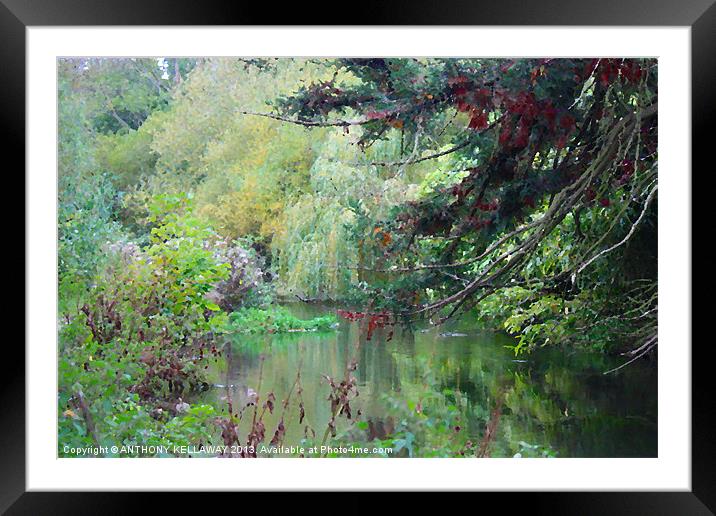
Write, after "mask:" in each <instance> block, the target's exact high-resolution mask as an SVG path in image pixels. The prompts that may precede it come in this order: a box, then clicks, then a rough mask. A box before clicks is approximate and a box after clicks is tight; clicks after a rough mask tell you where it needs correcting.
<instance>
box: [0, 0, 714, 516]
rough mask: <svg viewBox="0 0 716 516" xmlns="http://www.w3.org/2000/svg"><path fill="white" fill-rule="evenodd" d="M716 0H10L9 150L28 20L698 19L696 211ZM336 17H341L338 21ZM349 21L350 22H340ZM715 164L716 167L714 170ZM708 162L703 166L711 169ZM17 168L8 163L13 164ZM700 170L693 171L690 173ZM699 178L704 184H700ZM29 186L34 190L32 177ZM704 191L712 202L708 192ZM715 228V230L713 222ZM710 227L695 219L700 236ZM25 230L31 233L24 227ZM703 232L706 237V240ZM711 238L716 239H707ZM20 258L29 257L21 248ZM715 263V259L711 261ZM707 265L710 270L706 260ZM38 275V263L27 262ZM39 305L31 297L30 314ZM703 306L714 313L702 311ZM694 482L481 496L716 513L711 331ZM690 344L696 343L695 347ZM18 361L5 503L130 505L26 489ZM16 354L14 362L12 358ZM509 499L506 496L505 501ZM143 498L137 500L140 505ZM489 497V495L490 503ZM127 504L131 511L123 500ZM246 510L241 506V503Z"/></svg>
mask: <svg viewBox="0 0 716 516" xmlns="http://www.w3.org/2000/svg"><path fill="white" fill-rule="evenodd" d="M714 2H715V0H681V1H675V0H674V1H668V0H655V1H652V2H644V1H643V0H641V1H640V0H607V1H598V0H589V1H585V0H543V1H539V2H536V1H533V2H528V1H525V0H500V1H494V0H493V1H489V2H488V1H480V2H478V1H454V0H443V1H441V2H430V1H427V0H414V1H412V2H408V1H407V0H401V1H394V2H388V1H384V2H375V1H372V0H364V1H362V2H361V3H360V4H356V5H355V6H354V11H348V12H345V13H344V14H343V15H341V16H336V13H337V9H338V7H337V4H336V3H335V2H333V3H330V4H327V5H326V6H323V5H321V4H320V3H317V2H311V3H310V4H309V3H296V4H293V5H291V4H289V5H283V6H281V7H280V8H278V9H270V10H269V9H266V7H265V6H264V5H263V4H262V3H248V2H231V3H221V2H216V1H209V0H203V1H202V2H196V1H191V0H142V1H137V0H123V1H118V0H105V1H98V0H0V77H2V81H1V82H0V83H1V84H2V86H3V87H2V93H1V94H0V120H2V138H0V142H2V146H3V147H5V153H4V156H5V157H6V158H7V157H9V156H14V157H17V158H18V164H17V165H16V167H15V168H14V169H13V172H12V173H14V174H17V172H16V171H17V170H21V168H20V167H23V168H22V169H24V162H25V155H24V152H23V151H22V149H25V142H24V137H25V101H26V99H25V86H26V84H25V57H26V53H25V52H26V39H25V29H26V28H27V27H28V26H44V25H54V26H65V25H69V26H83V25H99V26H107V25H185V26H186V25H192V26H193V25H268V24H270V25H284V24H287V23H291V24H295V23H304V24H308V25H317V24H319V25H320V24H326V25H343V24H349V25H363V24H366V25H513V26H515V25H542V26H550V25H576V26H582V25H584V26H598V25H608V26H689V27H691V45H692V46H691V52H692V53H691V71H692V91H691V93H692V99H691V100H692V163H693V166H692V168H693V169H694V170H697V168H698V170H699V172H698V173H693V172H692V173H691V174H692V175H691V180H692V221H693V223H694V224H696V223H697V221H698V220H703V218H697V217H696V210H695V208H694V207H697V206H708V205H709V204H713V202H711V203H709V202H708V201H709V196H710V194H709V191H710V190H709V189H708V188H706V187H705V186H704V182H705V180H706V178H707V177H708V176H709V175H710V174H709V173H711V174H713V172H712V171H711V170H709V169H713V165H712V164H711V163H710V161H709V157H710V156H709V154H710V152H711V148H710V147H712V144H711V145H709V143H710V141H709V140H710V138H711V136H712V135H713V129H712V125H713V122H712V120H713V119H714V115H715V114H716V95H715V94H714V92H716V62H715V61H716V59H714V56H715V55H716V3H714ZM331 16H332V19H328V18H329V17H331ZM336 22H338V23H336ZM707 167H708V168H707ZM702 169H703V170H702ZM9 170H10V169H9V168H8V171H9ZM684 173H688V171H684ZM694 183H697V184H698V185H699V186H698V187H696V188H694V186H693V185H694ZM21 188H23V189H24V186H22V187H21ZM699 201H703V202H699ZM711 231H712V230H711ZM698 234H702V235H706V236H707V237H708V235H709V233H708V232H700V231H698V230H697V227H696V226H694V229H693V231H692V236H693V235H698ZM21 238H22V237H21ZM698 242H699V241H698V240H695V241H694V244H695V243H698ZM705 245H708V244H705ZM693 247H694V246H693V244H692V249H691V253H692V254H691V256H692V278H693V277H694V276H693V274H694V270H696V269H697V268H698V267H699V265H701V264H700V263H699V262H700V260H703V261H704V265H706V263H705V262H706V260H708V259H709V255H707V254H706V253H704V254H697V253H695V250H694V248H693ZM15 259H17V258H15ZM709 261H712V260H709ZM704 269H705V267H704V268H702V270H704ZM25 274H26V277H27V275H28V274H31V271H30V270H28V269H27V268H26V271H25ZM709 283H710V282H703V281H699V282H697V284H696V285H694V284H693V283H692V285H693V287H692V307H693V309H692V321H693V320H695V321H700V320H705V321H708V315H710V310H709V308H708V303H705V304H702V305H700V304H698V303H696V300H697V299H698V298H697V296H696V295H695V294H696V292H697V291H699V290H700V291H704V292H705V291H706V289H707V288H708V286H709ZM28 310H32V306H26V313H27V311H28ZM699 315H701V316H702V317H699ZM692 341H693V345H692V346H691V352H692V490H691V491H690V492H641V493H634V492H611V493H604V492H589V493H574V492H572V493H523V494H517V493H512V494H509V495H508V494H507V493H502V494H496V495H495V494H480V495H479V496H480V497H484V496H492V497H496V496H501V497H504V496H509V499H510V508H511V509H516V510H520V508H523V509H528V510H531V511H537V512H543V511H545V512H546V511H549V513H564V514H605V513H612V514H632V513H633V514H714V512H716V467H715V466H714V459H715V458H716V454H715V453H714V450H715V448H716V447H715V445H714V438H713V436H712V429H713V428H714V426H713V421H714V420H713V415H714V412H715V408H716V403H715V402H714V399H713V397H712V395H711V389H710V387H711V384H710V378H709V371H708V369H709V368H711V364H712V363H713V355H714V352H713V345H712V343H711V342H710V341H709V340H697V339H695V338H692ZM690 344H691V343H689V342H684V343H683V346H684V347H685V348H686V347H688V346H689V345H690ZM3 355H4V361H5V364H6V367H5V370H4V372H3V375H2V387H0V411H1V413H3V416H2V419H3V424H2V425H1V426H0V435H2V440H0V442H1V443H3V446H2V449H1V450H0V479H1V480H0V511H7V514H65V513H67V514H70V513H71V514H98V513H124V512H130V510H131V509H130V507H139V505H140V504H142V503H143V500H145V499H146V497H147V496H148V495H147V494H136V493H131V494H130V493H124V494H123V493H78V492H73V493H39V492H25V491H26V489H25V472H26V469H25V449H26V446H27V443H26V442H25V367H24V365H25V352H24V349H23V348H22V347H21V346H19V345H17V344H13V345H10V344H9V341H8V343H7V344H6V346H5V348H4V351H3ZM7 364H11V365H7ZM184 498H185V496H182V495H180V494H179V493H165V494H163V495H162V504H163V509H164V510H166V511H167V512H168V511H169V510H171V507H172V506H178V507H181V505H180V504H182V505H183V504H184V503H185V501H184ZM502 500H503V501H504V499H502ZM130 504H131V505H130ZM481 504H482V502H481ZM123 508H124V509H123ZM237 510H238V509H237Z"/></svg>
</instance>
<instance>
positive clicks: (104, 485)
mask: <svg viewBox="0 0 716 516" xmlns="http://www.w3.org/2000/svg"><path fill="white" fill-rule="evenodd" d="M27 43H28V46H27V50H28V61H27V65H28V66H27V78H28V90H27V91H28V106H27V115H28V118H27V120H28V125H27V142H28V146H27V164H28V175H27V186H28V197H27V200H28V203H27V222H28V226H27V227H28V234H27V246H28V247H27V251H28V253H27V256H28V275H27V278H28V279H27V288H28V296H27V303H28V304H27V311H26V313H27V325H28V327H27V348H26V354H27V403H28V405H27V409H28V410H27V421H26V424H27V443H28V446H27V488H28V490H30V491H35V490H87V489H89V490H99V489H110V490H111V489H131V490H147V489H166V490H186V489H201V490H219V489H346V488H353V489H415V490H417V489H427V488H433V489H480V490H509V489H522V490H633V489H636V490H664V489H670V490H690V486H691V475H690V453H691V445H690V443H691V432H690V421H691V411H690V408H691V397H690V362H691V347H690V344H691V335H690V263H691V262H690V249H691V242H690V234H691V231H690V228H691V226H690V223H691V222H690V211H691V205H690V202H691V200H690V170H691V169H690V167H691V161H690V154H691V153H690V149H691V131H690V127H691V120H690V105H691V102H690V100H691V95H690V75H691V74H690V72H691V70H690V29H689V28H687V27H673V28H538V27H530V28H494V27H490V28H480V27H469V28H468V27H461V28H444V27H440V28H438V27H436V28H349V29H347V28H341V29H338V28H261V29H259V28H228V27H220V28H219V27H215V28H185V27H182V28H149V27H143V28H124V27H112V28H67V27H61V28H47V27H31V28H28V29H27ZM73 55H93V56H100V55H102V56H172V55H186V56H189V55H195V56H200V55H227V56H288V55H292V56H375V55H380V56H388V55H393V56H397V55H415V56H657V57H658V58H659V117H660V123H659V131H660V142H659V153H660V183H661V184H660V189H659V196H660V198H661V206H662V210H661V215H664V216H660V217H659V219H660V220H659V297H660V304H661V306H660V310H659V314H660V317H659V334H660V335H659V340H660V342H661V345H660V346H659V348H660V349H659V458H658V459H558V460H550V459H530V460H514V459H491V460H479V459H390V460H381V459H352V460H340V459H339V460H333V459H323V460H321V459H312V460H300V459H272V460H255V461H243V460H219V459H166V460H158V459H84V460H78V459H57V458H56V450H57V448H56V439H57V436H56V433H55V430H56V417H57V415H56V410H57V409H56V401H55V400H56V391H55V385H56V357H55V349H56V348H55V346H56V327H57V326H56V321H55V301H56V285H57V283H56V267H55V263H56V262H55V256H56V243H55V242H56V240H55V235H56V219H55V213H56V211H55V210H56V181H55V174H56V165H55V156H56V141H57V138H56V125H55V119H56V75H55V73H56V68H55V60H56V57H57V56H73ZM667 379H668V384H667ZM406 461H407V462H406Z"/></svg>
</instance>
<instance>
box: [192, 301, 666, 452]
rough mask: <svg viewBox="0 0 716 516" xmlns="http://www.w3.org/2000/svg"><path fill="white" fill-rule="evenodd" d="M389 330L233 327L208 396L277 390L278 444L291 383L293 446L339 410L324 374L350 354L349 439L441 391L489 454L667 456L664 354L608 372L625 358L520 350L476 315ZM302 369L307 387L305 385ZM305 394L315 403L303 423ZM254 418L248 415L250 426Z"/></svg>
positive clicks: (380, 429)
mask: <svg viewBox="0 0 716 516" xmlns="http://www.w3.org/2000/svg"><path fill="white" fill-rule="evenodd" d="M290 309H291V310H292V311H293V312H294V314H295V315H297V316H299V317H302V318H310V317H314V316H316V315H320V314H324V313H326V312H329V311H332V309H331V308H328V307H322V306H315V305H305V304H296V305H290ZM361 335H363V337H361ZM388 337H389V335H388V332H387V331H385V330H379V331H376V332H375V334H374V335H373V337H372V339H371V340H370V341H367V340H366V339H365V336H364V332H360V331H359V328H358V323H355V322H354V323H351V322H347V321H344V320H341V321H340V324H339V326H338V328H336V330H335V331H331V332H317V333H291V334H281V335H278V334H274V335H261V336H247V335H232V336H229V337H228V339H227V342H226V347H225V351H224V353H223V356H222V359H220V360H219V361H218V362H217V363H216V364H214V365H213V366H212V368H211V369H210V376H211V379H212V382H213V387H212V388H211V389H210V390H209V391H208V392H206V393H204V395H203V398H204V399H205V400H206V401H208V402H211V403H212V404H214V405H216V406H218V407H225V406H226V405H227V400H229V399H230V400H231V401H232V402H233V404H234V406H235V407H239V406H243V405H245V404H246V402H247V401H250V399H251V396H252V395H253V394H252V391H259V392H260V393H261V398H262V399H264V400H265V399H266V395H267V393H269V392H273V393H274V395H275V397H276V400H277V401H276V403H275V408H274V411H273V413H272V414H270V413H267V414H266V416H265V425H266V439H265V442H266V443H268V442H269V441H270V440H271V437H272V435H273V431H274V428H275V427H276V425H277V423H278V421H279V419H280V417H281V414H282V400H284V399H286V397H287V396H288V395H289V393H291V403H290V404H289V408H288V410H287V412H286V414H285V422H286V425H285V426H286V434H285V438H284V440H283V442H284V444H285V445H286V446H289V445H298V444H300V443H301V440H302V439H303V438H304V437H305V435H306V433H307V432H310V429H307V428H306V426H309V427H310V428H312V429H314V430H315V432H316V434H317V435H318V440H319V441H320V438H321V436H322V434H323V432H324V430H325V428H326V422H327V421H329V420H330V418H331V406H330V403H329V402H328V401H327V397H328V395H329V393H330V387H329V385H328V382H327V380H326V379H325V378H324V375H327V376H329V377H332V378H336V379H338V380H340V379H342V378H343V377H344V374H345V370H346V364H349V363H350V362H351V360H353V359H355V361H356V363H357V366H356V369H355V371H354V372H353V373H352V374H353V375H354V376H355V378H356V380H357V386H356V387H357V389H358V392H359V395H358V397H357V398H355V400H353V401H352V402H351V407H352V412H353V414H352V420H355V419H358V420H361V421H363V423H362V424H360V425H358V426H353V427H351V421H352V420H351V421H349V420H347V419H346V418H343V417H340V418H338V425H337V427H338V428H337V430H338V431H339V437H340V435H341V434H340V432H350V435H351V436H352V438H353V439H358V440H362V441H365V442H368V439H369V438H373V437H376V436H377V437H379V438H380V437H383V436H384V435H385V433H386V432H390V431H391V430H393V429H394V428H396V427H398V426H399V425H400V423H401V422H402V423H403V424H404V425H405V424H407V425H408V426H409V425H410V421H412V419H411V418H410V417H407V416H406V414H408V415H409V414H410V413H411V412H420V410H421V407H422V405H423V404H424V403H425V404H427V403H430V399H433V401H434V396H436V395H437V396H438V397H439V398H440V399H441V400H442V401H443V404H447V405H446V406H447V409H450V410H457V411H458V412H459V415H458V421H459V424H458V425H456V428H455V430H454V431H455V432H465V433H466V437H467V438H468V439H469V440H470V441H471V442H473V443H476V444H477V443H486V444H487V449H488V451H487V453H484V454H483V455H484V456H491V457H513V456H515V455H516V456H517V457H543V456H549V457H655V456H657V374H656V364H655V363H649V362H647V361H637V362H635V363H633V364H631V365H629V366H628V367H625V368H623V369H621V370H619V371H618V372H616V373H614V374H608V375H605V374H603V373H604V371H607V370H609V369H612V368H614V367H616V366H618V365H620V364H621V363H623V362H624V359H623V358H622V357H611V356H606V355H603V354H599V353H592V352H585V351H575V350H566V351H565V350H563V349H555V348H542V349H538V350H536V351H534V352H532V353H531V354H528V355H521V356H519V357H515V356H514V353H513V352H512V351H511V350H510V349H508V348H507V345H509V344H510V343H511V339H510V337H509V336H507V335H505V334H502V333H499V332H490V331H484V330H481V329H479V328H478V327H477V326H476V325H475V324H474V322H470V321H469V320H467V319H466V318H463V319H462V320H457V321H452V322H449V323H447V324H446V325H443V326H440V327H430V326H428V325H423V326H422V327H421V326H419V327H417V328H414V329H412V330H406V329H400V328H396V329H395V332H394V334H393V335H392V338H390V339H389V338H388ZM299 368H300V386H301V390H300V392H298V389H297V388H296V387H295V386H294V384H295V382H296V374H297V371H298V370H299ZM436 393H437V394H436ZM298 395H300V399H302V401H303V406H304V411H305V420H304V421H303V422H302V423H300V424H299V423H298V418H299V413H298V401H299V396H298ZM428 398H430V399H428ZM458 400H460V402H459V403H458ZM249 410H253V409H249ZM358 411H360V415H358ZM406 417H407V419H406ZM249 419H250V417H244V418H243V422H242V424H241V426H240V428H241V429H242V432H243V435H246V433H247V432H248V429H249V426H250V423H249V421H248V420H249ZM488 427H490V428H489V433H490V438H489V440H487V441H486V438H485V434H486V431H487V428H488ZM475 448H477V446H476V447H475ZM429 451H430V446H429V445H425V446H423V447H422V448H421V452H420V453H413V451H412V450H408V451H406V450H403V452H402V454H401V455H406V454H407V453H409V454H410V455H411V456H432V455H431V454H430V453H429ZM436 453H437V452H436Z"/></svg>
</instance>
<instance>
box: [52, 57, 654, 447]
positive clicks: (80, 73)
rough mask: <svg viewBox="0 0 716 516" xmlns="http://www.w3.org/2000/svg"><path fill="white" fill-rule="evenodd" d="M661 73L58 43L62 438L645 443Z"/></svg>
mask: <svg viewBox="0 0 716 516" xmlns="http://www.w3.org/2000/svg"><path fill="white" fill-rule="evenodd" d="M657 79H658V76H657V62H656V60H654V59H614V58H603V59H411V58H391V59H383V58H374V59H330V60H329V59H285V58H282V59H241V58H191V59H189V58H171V59H169V58H158V59H140V58H136V59H130V58H126V59H124V58H122V59H108V58H72V59H60V60H59V61H58V100H59V103H58V106H59V142H58V143H59V152H58V168H59V183H58V213H57V216H58V236H59V238H58V285H59V299H58V335H59V346H58V396H57V406H58V454H59V456H63V457H64V456H72V457H74V456H78V454H77V453H76V450H78V449H88V448H92V447H95V448H98V449H99V448H100V447H101V450H102V452H101V455H107V456H114V455H120V456H162V457H163V456H167V457H175V456H205V455H210V456H215V455H220V456H233V457H256V456H260V457H268V456H285V455H288V456H295V457H299V456H304V457H319V456H323V457H325V456H378V457H396V456H397V457H490V456H500V457H504V456H508V457H565V456H655V455H656V396H657V392H656V356H657V345H658V338H657V318H658V304H657V301H658V299H657V252H656V242H657V201H658V195H657V191H658V175H657V168H658V159H657V158H658V154H657V130H658V116H657V115H658V110H657V105H658V104H657V100H658V95H657V82H658V81H657ZM112 445H116V446H118V447H119V448H120V450H122V451H120V452H116V453H115V452H112V451H108V450H111V446H112ZM299 448H300V449H301V450H299ZM157 450H160V451H157Z"/></svg>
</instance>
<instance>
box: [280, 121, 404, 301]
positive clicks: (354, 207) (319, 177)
mask: <svg viewBox="0 0 716 516" xmlns="http://www.w3.org/2000/svg"><path fill="white" fill-rule="evenodd" d="M393 143H394V142H385V143H382V144H379V145H378V148H377V149H376V151H375V152H376V154H380V153H381V152H385V148H384V147H386V146H391V145H393ZM351 156H355V149H353V148H352V146H351V140H350V139H346V138H345V136H344V135H342V134H340V132H338V131H336V132H333V133H331V134H330V135H329V137H328V138H327V139H326V141H325V142H324V144H323V146H322V148H321V149H320V155H319V156H318V157H317V158H316V160H315V161H314V163H313V165H312V166H311V169H310V171H309V174H310V190H311V191H310V192H308V193H306V194H304V195H302V196H301V197H300V198H299V199H298V200H297V201H296V202H295V203H294V204H292V205H291V206H289V207H288V208H287V210H286V212H285V221H286V222H285V223H286V227H285V231H283V232H282V233H280V234H279V235H278V237H277V239H276V241H275V245H274V251H275V253H276V254H277V256H278V258H279V263H280V267H279V278H281V285H280V290H279V293H280V294H283V295H298V296H299V297H306V298H316V299H336V298H341V297H343V296H344V295H345V294H346V293H347V291H348V288H349V286H350V285H351V284H355V283H356V282H359V281H360V279H361V274H360V269H361V268H363V267H365V266H366V265H368V264H367V260H368V257H367V256H365V255H364V254H363V253H362V249H363V248H364V245H363V242H364V240H365V239H366V238H369V237H370V235H371V230H370V228H369V230H368V231H365V232H361V231H360V230H358V231H357V230H356V222H357V217H358V215H357V212H360V213H361V216H363V217H368V218H369V219H371V220H378V219H379V218H380V217H383V216H385V215H387V213H388V212H389V211H390V209H391V208H392V207H393V206H395V205H397V204H399V203H400V202H404V201H405V200H406V199H411V198H413V197H414V196H415V195H416V192H417V187H416V185H415V184H414V183H413V182H412V180H411V178H410V177H409V176H408V174H405V175H402V176H394V177H390V176H386V174H385V173H381V172H380V171H379V170H377V169H376V168H375V167H368V166H365V165H362V164H359V163H355V162H351V161H350V157H351Z"/></svg>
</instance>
